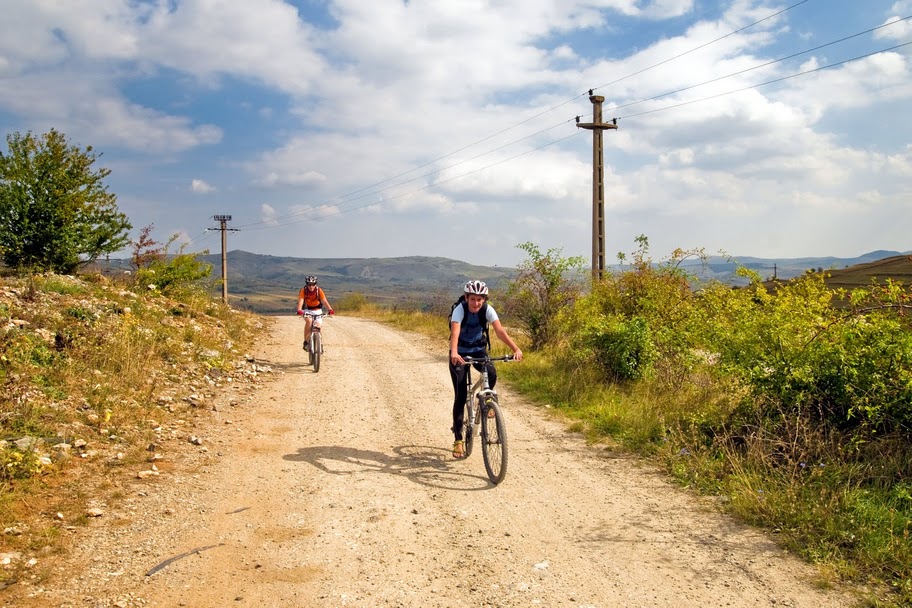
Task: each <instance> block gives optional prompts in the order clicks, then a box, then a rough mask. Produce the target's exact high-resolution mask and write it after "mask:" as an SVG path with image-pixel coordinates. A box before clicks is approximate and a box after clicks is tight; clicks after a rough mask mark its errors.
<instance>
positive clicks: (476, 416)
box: [472, 388, 497, 428]
mask: <svg viewBox="0 0 912 608" xmlns="http://www.w3.org/2000/svg"><path fill="white" fill-rule="evenodd" d="M496 397H497V393H495V392H494V391H493V390H491V389H489V388H488V389H485V390H482V391H478V392H477V393H475V404H474V407H473V408H472V410H473V411H472V416H473V418H472V422H473V423H474V424H475V425H476V427H477V428H481V427H480V426H479V423H480V422H481V416H482V413H484V415H487V410H488V408H487V405H488V402H489V401H490V400H491V399H493V398H496Z"/></svg>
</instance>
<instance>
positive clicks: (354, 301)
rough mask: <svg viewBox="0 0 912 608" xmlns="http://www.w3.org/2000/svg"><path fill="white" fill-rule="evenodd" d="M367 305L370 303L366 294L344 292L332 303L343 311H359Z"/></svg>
mask: <svg viewBox="0 0 912 608" xmlns="http://www.w3.org/2000/svg"><path fill="white" fill-rule="evenodd" d="M369 305H370V303H369V302H368V300H367V296H365V295H364V294H363V293H349V294H346V295H344V296H343V297H342V298H341V299H340V300H339V301H338V302H336V303H335V304H334V306H336V307H337V308H338V309H339V310H341V311H343V312H360V311H362V310H364V309H366V308H367V307H368V306H369Z"/></svg>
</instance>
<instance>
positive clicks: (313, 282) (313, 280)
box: [304, 274, 317, 285]
mask: <svg viewBox="0 0 912 608" xmlns="http://www.w3.org/2000/svg"><path fill="white" fill-rule="evenodd" d="M304 283H305V284H307V285H316V284H317V277H315V276H314V275H312V274H311V275H308V276H307V278H306V279H304Z"/></svg>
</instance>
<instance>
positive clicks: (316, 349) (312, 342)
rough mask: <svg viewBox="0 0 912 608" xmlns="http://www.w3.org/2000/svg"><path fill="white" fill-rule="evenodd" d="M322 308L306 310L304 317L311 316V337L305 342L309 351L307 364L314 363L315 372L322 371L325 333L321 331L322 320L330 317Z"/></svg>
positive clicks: (305, 346)
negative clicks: (313, 310)
mask: <svg viewBox="0 0 912 608" xmlns="http://www.w3.org/2000/svg"><path fill="white" fill-rule="evenodd" d="M328 316H329V315H327V314H325V313H324V312H323V311H322V310H321V311H320V312H312V311H309V310H306V311H304V314H303V315H302V317H301V318H302V319H303V318H305V317H310V318H311V319H312V321H311V325H310V339H309V340H308V341H307V342H304V349H305V350H306V351H307V365H313V368H314V373H316V372H318V371H320V359H322V358H323V334H322V333H321V332H320V322H321V320H322V319H323V317H328Z"/></svg>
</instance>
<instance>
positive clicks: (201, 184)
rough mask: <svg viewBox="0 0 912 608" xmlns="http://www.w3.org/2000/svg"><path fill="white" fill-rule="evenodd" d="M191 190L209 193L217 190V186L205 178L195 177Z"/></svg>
mask: <svg viewBox="0 0 912 608" xmlns="http://www.w3.org/2000/svg"><path fill="white" fill-rule="evenodd" d="M190 190H191V192H196V193H199V194H209V193H210V192H215V191H216V188H215V186H212V185H211V184H208V183H206V181H205V180H201V179H194V180H192V181H191V182H190Z"/></svg>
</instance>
